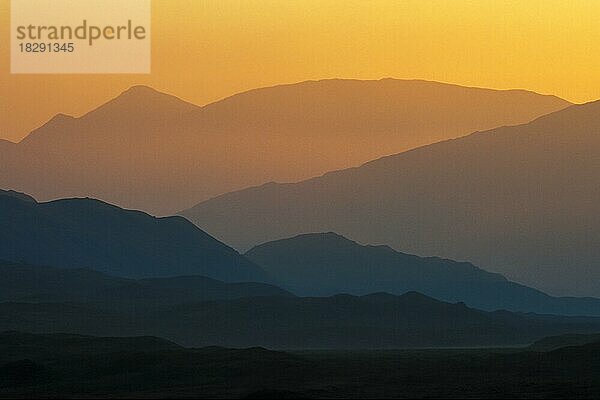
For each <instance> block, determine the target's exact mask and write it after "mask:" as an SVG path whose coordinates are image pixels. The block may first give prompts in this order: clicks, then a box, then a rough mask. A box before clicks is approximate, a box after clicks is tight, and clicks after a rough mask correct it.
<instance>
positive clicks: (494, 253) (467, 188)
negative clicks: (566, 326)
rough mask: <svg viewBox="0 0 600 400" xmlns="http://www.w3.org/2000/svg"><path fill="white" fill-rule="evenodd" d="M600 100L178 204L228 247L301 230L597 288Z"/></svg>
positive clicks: (544, 282) (559, 284)
mask: <svg viewBox="0 0 600 400" xmlns="http://www.w3.org/2000/svg"><path fill="white" fill-rule="evenodd" d="M599 133H600V102H594V103H588V104H585V105H577V106H571V107H569V108H567V109H565V110H562V111H558V112H556V113H553V114H550V115H547V116H544V117H541V118H539V119H537V120H535V121H533V122H531V123H528V124H525V125H519V126H514V127H504V128H498V129H493V130H490V131H486V132H480V133H476V134H473V135H470V136H467V137H464V138H460V139H455V140H449V141H445V142H441V143H437V144H433V145H429V146H425V147H420V148H418V149H415V150H412V151H408V152H404V153H401V154H397V155H394V156H389V157H384V158H381V159H378V160H375V161H372V162H369V163H367V164H364V165H362V166H361V167H359V168H351V169H346V170H341V171H336V172H331V173H328V174H325V175H323V176H321V177H318V178H314V179H310V180H307V181H303V182H300V183H297V184H267V185H263V186H260V187H254V188H250V189H246V190H243V191H239V192H234V193H230V194H226V195H223V196H220V197H217V198H215V199H212V200H210V201H207V202H204V203H201V204H199V205H198V206H196V207H194V208H192V209H190V210H188V211H185V212H184V213H183V215H185V216H187V217H188V218H190V219H191V220H193V221H194V222H196V223H197V224H198V225H199V226H202V227H203V228H204V229H207V230H208V231H209V232H211V233H212V234H214V235H215V236H216V237H218V238H219V239H221V240H224V241H225V242H227V243H229V244H230V245H232V246H234V247H235V248H237V249H239V250H246V249H249V248H250V247H252V246H254V245H257V244H259V243H264V242H267V241H271V240H275V239H281V238H285V237H291V236H294V235H298V234H302V233H306V232H327V231H334V232H337V233H340V234H342V235H345V236H347V237H351V238H353V239H355V240H357V241H359V242H361V243H370V244H387V245H390V246H391V247H393V248H395V249H398V250H402V251H406V252H408V253H412V254H418V255H436V256H440V257H444V258H450V259H453V260H468V261H470V262H473V263H474V264H476V265H481V266H484V267H485V268H488V269H490V270H491V271H494V272H500V273H502V274H504V275H506V276H508V277H509V278H511V279H513V280H516V281H518V282H522V283H525V284H527V285H530V286H534V287H536V288H539V289H543V290H546V291H549V292H550V293H553V294H569V295H579V296H581V295H589V296H599V295H600V268H598V265H599V262H600V201H599V200H600V157H599V156H598V154H600V134H599Z"/></svg>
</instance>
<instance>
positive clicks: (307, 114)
mask: <svg viewBox="0 0 600 400" xmlns="http://www.w3.org/2000/svg"><path fill="white" fill-rule="evenodd" d="M568 105H569V103H568V102H566V101H564V100H561V99H558V98H556V97H553V96H542V95H538V94H535V93H531V92H526V91H522V90H509V91H498V90H489V89H478V88H467V87H461V86H457V85H449V84H442V83H436V82H426V81H404V80H394V79H384V80H380V81H355V80H325V81H318V82H303V83H298V84H293V85H282V86H276V87H271V88H264V89H257V90H251V91H249V92H245V93H241V94H238V95H235V96H231V97H229V98H226V99H224V100H221V101H218V102H215V103H213V104H209V105H207V106H204V107H197V106H194V105H192V104H189V103H186V102H183V101H181V100H179V99H177V98H175V97H173V96H169V95H166V94H162V93H159V92H157V91H155V90H153V89H150V88H147V87H142V86H136V87H133V88H131V89H130V90H128V91H126V92H124V93H123V94H121V95H120V96H119V97H117V98H115V99H113V100H111V101H109V102H108V103H106V104H104V105H103V106H101V107H99V108H98V109H96V110H94V111H92V112H90V113H88V114H86V115H84V116H82V117H80V118H73V117H69V116H66V115H57V116H56V117H54V118H53V119H52V120H50V121H49V122H48V123H46V124H45V125H44V126H42V127H40V128H38V129H36V130H35V131H33V132H31V134H30V135H29V136H27V137H26V138H25V139H24V140H23V141H21V142H20V143H19V144H18V145H10V146H7V148H6V149H0V151H1V153H2V154H1V156H0V186H3V187H10V188H13V189H16V190H21V191H24V192H27V193H31V194H32V195H33V196H34V197H36V198H37V199H39V200H44V201H45V200H51V199H56V198H62V197H81V196H89V197H93V198H98V199H102V200H105V201H107V202H110V203H114V204H117V205H120V206H123V207H127V208H135V209H141V210H144V211H148V212H152V213H155V214H159V215H164V214H168V213H173V212H176V211H179V210H182V209H184V208H187V207H190V206H192V205H193V204H195V203H197V202H198V201H201V200H205V199H208V198H210V197H212V196H215V195H218V194H221V193H225V192H228V191H231V190H236V189H240V188H243V187H247V186H249V185H256V184H261V183H264V182H268V181H271V180H283V181H295V180H299V179H306V178H309V177H311V176H315V175H318V174H321V173H323V172H326V171H328V170H331V169H337V168H345V167H349V166H354V165H357V164H360V163H363V162H365V161H368V160H370V159H373V158H376V157H380V156H383V155H386V154H390V153H395V152H398V151H402V150H406V149H408V148H412V147H415V146H418V145H423V144H428V143H432V142H434V141H438V140H442V139H447V138H452V137H457V136H461V135H464V134H468V133H471V132H473V131H475V130H481V129H489V128H493V127H497V126H501V125H511V124H517V123H523V122H527V121H530V120H531V119H533V118H535V117H538V116H540V115H543V114H547V113H549V112H552V111H556V110H559V109H562V108H564V107H566V106H568ZM3 147H4V146H3Z"/></svg>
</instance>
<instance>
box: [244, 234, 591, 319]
mask: <svg viewBox="0 0 600 400" xmlns="http://www.w3.org/2000/svg"><path fill="white" fill-rule="evenodd" d="M245 255H246V257H248V258H249V259H250V260H252V261H254V262H255V263H256V264H258V265H260V266H261V267H262V268H263V269H264V270H265V271H266V272H267V273H268V274H269V276H271V277H272V278H273V279H274V280H275V281H276V282H277V283H278V284H279V285H282V286H284V287H286V288H289V289H290V290H292V291H293V292H294V293H296V294H298V295H305V296H306V295H308V296H331V295H333V294H336V293H349V294H354V295H364V294H368V293H374V292H387V293H392V294H402V293H405V292H408V291H417V292H420V293H423V294H425V295H428V296H431V297H434V298H436V299H440V300H444V301H450V302H458V301H462V302H465V303H466V304H467V305H468V306H470V307H475V308H478V309H482V310H498V309H505V310H511V311H522V312H535V313H543V314H560V315H593V316H599V317H600V299H594V298H574V297H571V298H557V297H551V296H548V295H547V294H545V293H543V292H540V291H538V290H535V289H532V288H529V287H527V286H523V285H519V284H517V283H514V282H511V281H509V280H507V279H506V278H505V277H503V276H502V275H498V274H492V273H489V272H486V271H484V270H482V269H479V268H477V267H475V266H474V265H472V264H470V263H466V262H456V261H452V260H444V259H440V258H436V257H429V258H421V257H417V256H413V255H410V254H404V253H400V252H397V251H394V250H393V249H391V248H390V247H387V246H362V245H360V244H358V243H356V242H353V241H351V240H348V239H346V238H344V237H343V236H339V235H336V234H334V233H323V234H305V235H300V236H296V237H293V238H290V239H282V240H277V241H274V242H268V243H264V244H262V245H259V246H256V247H254V248H252V249H251V250H250V251H248V252H247V253H246V254H245Z"/></svg>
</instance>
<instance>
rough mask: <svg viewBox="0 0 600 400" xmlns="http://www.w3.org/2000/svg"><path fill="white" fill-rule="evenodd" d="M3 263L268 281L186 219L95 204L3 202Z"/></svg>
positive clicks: (0, 245)
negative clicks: (161, 216)
mask: <svg viewBox="0 0 600 400" xmlns="http://www.w3.org/2000/svg"><path fill="white" fill-rule="evenodd" d="M0 226H1V227H2V228H1V229H0V259H1V260H6V261H13V262H22V263H29V264H34V265H58V266H61V267H71V268H90V269H94V270H98V271H101V272H105V273H108V274H112V275H115V276H119V277H130V278H149V277H166V276H177V275H203V276H207V277H211V278H215V279H220V280H225V281H257V280H264V279H265V274H264V271H262V270H261V269H260V268H259V267H258V266H256V265H255V264H253V263H252V262H251V261H249V260H247V259H246V258H244V257H243V256H241V255H240V254H239V253H237V252H236V251H235V250H233V249H232V248H230V247H228V246H226V245H225V244H223V243H221V242H219V241H217V240H216V239H214V238H213V237H211V236H210V235H208V234H207V233H205V232H203V231H202V230H200V229H198V228H197V227H196V226H194V225H193V224H192V223H190V222H189V221H187V220H185V219H184V218H182V217H168V218H156V217H152V216H150V215H148V214H145V213H142V212H139V211H131V210H124V209H122V208H119V207H116V206H113V205H110V204H107V203H104V202H101V201H98V200H93V199H63V200H57V201H52V202H48V203H37V202H35V201H32V199H31V198H26V199H25V200H23V199H21V198H18V197H14V196H0Z"/></svg>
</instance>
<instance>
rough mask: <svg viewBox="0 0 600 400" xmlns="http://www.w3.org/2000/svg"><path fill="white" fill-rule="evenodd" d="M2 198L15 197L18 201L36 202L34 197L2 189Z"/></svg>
mask: <svg viewBox="0 0 600 400" xmlns="http://www.w3.org/2000/svg"><path fill="white" fill-rule="evenodd" d="M0 196H10V197H15V198H17V199H20V200H24V201H28V202H33V203H35V202H36V200H35V199H34V198H33V197H31V196H29V195H26V194H25V193H21V192H15V191H14V190H3V189H0Z"/></svg>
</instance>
